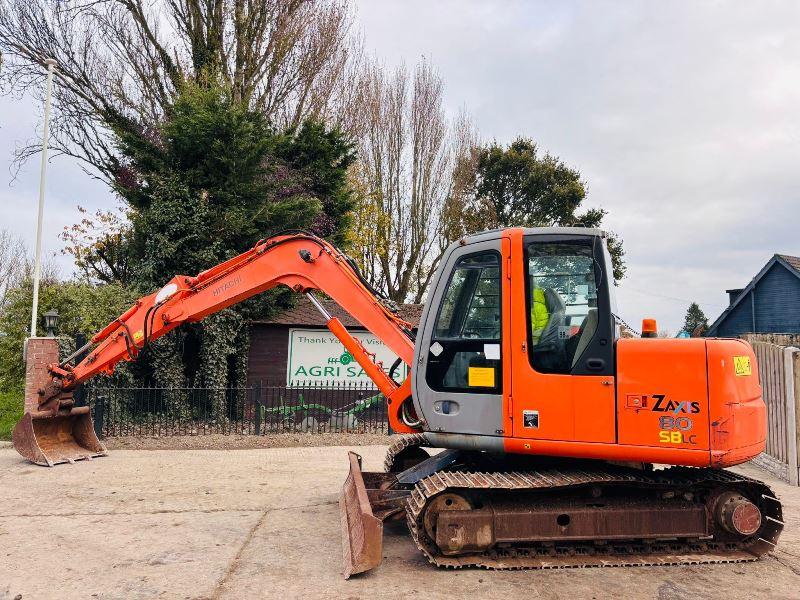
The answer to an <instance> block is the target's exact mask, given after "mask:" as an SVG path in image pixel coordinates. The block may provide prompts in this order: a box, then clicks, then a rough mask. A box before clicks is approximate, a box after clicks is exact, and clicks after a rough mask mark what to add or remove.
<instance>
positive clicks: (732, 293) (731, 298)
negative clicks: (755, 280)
mask: <svg viewBox="0 0 800 600" xmlns="http://www.w3.org/2000/svg"><path fill="white" fill-rule="evenodd" d="M742 289H744V288H739V289H735V290H725V293H727V294H728V306H730V305H731V304H733V303H734V302H736V299H737V298H738V297H739V294H741V293H742Z"/></svg>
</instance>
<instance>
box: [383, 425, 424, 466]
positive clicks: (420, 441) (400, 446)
mask: <svg viewBox="0 0 800 600" xmlns="http://www.w3.org/2000/svg"><path fill="white" fill-rule="evenodd" d="M427 443H428V440H427V439H425V434H424V433H412V434H410V435H404V436H403V437H401V438H399V439H397V440H395V441H394V442H392V444H391V445H390V446H389V450H388V451H387V452H386V458H385V459H384V461H383V470H384V472H385V473H391V472H392V467H393V466H394V458H395V456H397V455H398V454H400V453H401V452H402V451H403V450H405V449H406V448H410V447H412V446H425V445H427Z"/></svg>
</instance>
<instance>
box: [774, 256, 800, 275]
mask: <svg viewBox="0 0 800 600" xmlns="http://www.w3.org/2000/svg"><path fill="white" fill-rule="evenodd" d="M778 256H780V257H781V258H782V259H783V260H785V261H786V262H787V263H789V264H790V265H791V266H792V268H793V269H794V270H795V271H797V272H799V273H800V256H789V255H788V254H778Z"/></svg>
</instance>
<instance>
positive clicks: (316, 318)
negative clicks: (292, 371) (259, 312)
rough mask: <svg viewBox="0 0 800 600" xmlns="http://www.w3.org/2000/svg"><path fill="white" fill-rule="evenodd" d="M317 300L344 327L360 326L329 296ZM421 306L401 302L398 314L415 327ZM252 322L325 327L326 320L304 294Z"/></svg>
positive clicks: (420, 312)
mask: <svg viewBox="0 0 800 600" xmlns="http://www.w3.org/2000/svg"><path fill="white" fill-rule="evenodd" d="M319 300H320V302H321V303H322V305H323V306H324V307H325V309H326V310H327V311H328V312H329V313H330V314H331V316H333V317H336V318H337V319H339V320H340V321H341V322H342V324H343V325H344V326H345V327H361V324H360V323H359V322H358V321H356V320H355V319H354V318H353V317H351V316H350V315H349V314H348V313H347V312H346V311H344V310H343V309H342V308H341V307H340V306H339V305H338V304H336V302H334V301H333V300H331V299H330V298H319ZM422 307H423V305H422V304H401V305H400V306H399V308H398V316H399V317H400V318H401V319H403V320H404V321H408V322H409V323H411V325H412V326H413V327H417V325H419V320H420V317H421V316H422ZM252 323H253V324H259V325H295V326H311V327H325V323H326V322H325V318H324V317H323V316H322V315H321V314H320V312H319V311H318V310H317V309H316V308H315V307H314V305H313V304H311V301H310V300H309V299H308V298H306V297H305V296H301V297H299V298H298V299H297V303H296V304H295V306H294V308H290V309H289V310H287V311H284V312H282V313H278V314H277V315H275V316H273V317H271V318H268V319H256V320H254V321H252Z"/></svg>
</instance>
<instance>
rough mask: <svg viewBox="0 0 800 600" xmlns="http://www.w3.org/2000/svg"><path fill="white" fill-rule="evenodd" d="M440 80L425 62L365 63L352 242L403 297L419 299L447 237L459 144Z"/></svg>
mask: <svg viewBox="0 0 800 600" xmlns="http://www.w3.org/2000/svg"><path fill="white" fill-rule="evenodd" d="M442 91H443V86H442V80H441V78H440V77H439V75H438V73H437V72H436V71H435V69H434V68H433V67H431V66H430V65H429V64H428V63H426V62H421V63H420V64H418V65H417V66H416V68H415V69H414V72H413V75H410V74H409V73H408V71H407V70H406V68H405V67H399V68H397V69H395V70H394V71H392V72H387V71H386V69H384V68H383V67H382V66H381V65H379V64H376V63H372V64H369V65H367V66H366V67H365V69H364V71H363V74H362V78H361V80H360V93H361V99H360V103H359V106H360V107H361V113H360V115H361V121H360V122H359V123H357V124H356V126H355V131H356V135H357V138H358V146H359V163H358V165H356V167H355V168H354V170H353V173H352V177H353V179H354V189H355V190H356V193H357V194H356V195H357V197H358V208H357V210H356V214H355V226H354V231H355V234H354V236H353V237H354V239H353V245H354V246H355V250H356V252H357V254H358V257H359V262H360V263H361V264H362V265H363V268H364V271H365V274H366V276H367V277H368V278H369V279H370V280H371V282H372V283H373V285H375V286H376V287H378V288H380V289H383V290H384V291H385V292H386V294H387V295H388V296H389V297H390V298H391V299H393V300H395V301H398V302H403V301H408V300H413V301H415V302H420V301H421V300H422V298H423V296H424V295H425V291H426V288H427V285H428V283H429V281H430V278H431V276H432V274H433V270H434V269H435V268H436V265H437V263H438V261H439V258H440V257H441V254H442V251H443V249H444V246H445V245H446V243H447V242H448V241H449V240H448V236H447V227H446V226H445V219H444V217H445V215H444V214H443V209H444V207H445V204H446V201H447V199H448V197H449V195H450V192H451V188H452V186H453V177H452V175H453V170H452V167H453V164H454V156H455V154H456V153H457V152H458V150H459V141H460V140H459V139H458V136H454V135H453V128H452V127H451V126H450V124H449V122H448V120H447V118H446V116H445V113H444V109H443V108H442Z"/></svg>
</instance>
